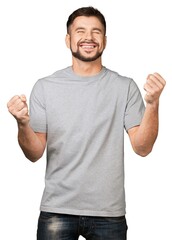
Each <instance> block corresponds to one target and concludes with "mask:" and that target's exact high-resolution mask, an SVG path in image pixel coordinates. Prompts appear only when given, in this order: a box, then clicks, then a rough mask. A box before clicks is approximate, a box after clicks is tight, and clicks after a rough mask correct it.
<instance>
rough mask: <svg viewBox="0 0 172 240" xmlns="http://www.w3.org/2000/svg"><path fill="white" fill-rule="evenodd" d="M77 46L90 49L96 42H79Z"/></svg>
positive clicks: (95, 45)
mask: <svg viewBox="0 0 172 240" xmlns="http://www.w3.org/2000/svg"><path fill="white" fill-rule="evenodd" d="M79 46H80V47H81V48H83V49H88V50H90V49H94V48H96V47H97V44H95V43H80V44H79Z"/></svg>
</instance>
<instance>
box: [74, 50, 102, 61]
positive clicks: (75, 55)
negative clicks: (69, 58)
mask: <svg viewBox="0 0 172 240" xmlns="http://www.w3.org/2000/svg"><path fill="white" fill-rule="evenodd" d="M71 52H72V51H71ZM72 55H73V57H75V58H77V59H79V60H81V61H83V62H93V61H95V60H97V59H98V58H100V57H101V55H102V52H101V53H97V54H96V55H94V56H92V57H85V56H83V55H82V54H80V53H79V52H72Z"/></svg>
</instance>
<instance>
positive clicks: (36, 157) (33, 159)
mask: <svg viewBox="0 0 172 240" xmlns="http://www.w3.org/2000/svg"><path fill="white" fill-rule="evenodd" d="M25 157H26V158H27V159H28V160H29V161H30V162H32V163H35V162H37V161H38V160H39V159H40V158H41V157H42V155H37V156H36V155H34V156H33V155H27V154H25Z"/></svg>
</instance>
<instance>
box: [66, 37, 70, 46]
mask: <svg viewBox="0 0 172 240" xmlns="http://www.w3.org/2000/svg"><path fill="white" fill-rule="evenodd" d="M65 42H66V46H67V47H68V48H70V35H69V34H66V38H65Z"/></svg>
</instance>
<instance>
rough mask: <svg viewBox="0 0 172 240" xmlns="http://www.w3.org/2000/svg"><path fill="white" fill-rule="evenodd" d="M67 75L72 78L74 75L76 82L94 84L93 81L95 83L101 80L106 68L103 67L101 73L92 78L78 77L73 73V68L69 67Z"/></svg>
mask: <svg viewBox="0 0 172 240" xmlns="http://www.w3.org/2000/svg"><path fill="white" fill-rule="evenodd" d="M65 70H66V73H67V74H69V75H70V76H71V75H72V76H73V80H75V81H80V82H90V81H91V82H92V81H95V80H97V79H100V78H101V77H102V76H103V75H104V73H105V72H106V70H107V69H106V67H104V66H103V67H102V69H101V70H100V72H98V73H97V74H94V75H92V76H81V75H78V74H76V73H75V72H74V71H73V68H72V66H69V67H67V68H66V69H65Z"/></svg>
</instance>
